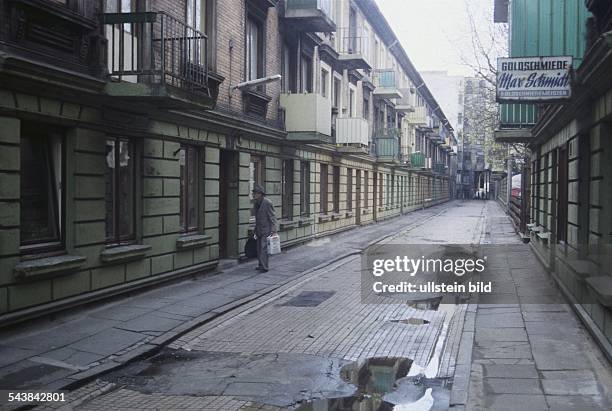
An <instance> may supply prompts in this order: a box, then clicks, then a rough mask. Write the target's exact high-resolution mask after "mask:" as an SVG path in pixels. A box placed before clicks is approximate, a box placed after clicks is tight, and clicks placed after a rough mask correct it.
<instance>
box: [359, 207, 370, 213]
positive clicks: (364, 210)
mask: <svg viewBox="0 0 612 411" xmlns="http://www.w3.org/2000/svg"><path fill="white" fill-rule="evenodd" d="M369 212H370V210H368V209H367V208H364V209H363V210H362V211H361V213H362V214H368V213H369Z"/></svg>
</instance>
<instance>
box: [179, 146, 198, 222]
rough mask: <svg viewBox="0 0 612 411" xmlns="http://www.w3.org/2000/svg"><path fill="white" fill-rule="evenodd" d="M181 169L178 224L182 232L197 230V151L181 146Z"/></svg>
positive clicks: (192, 147) (194, 148)
mask: <svg viewBox="0 0 612 411" xmlns="http://www.w3.org/2000/svg"><path fill="white" fill-rule="evenodd" d="M179 153H180V156H179V164H180V168H181V213H180V217H179V223H180V225H181V229H182V230H183V231H184V232H190V231H197V230H198V198H199V197H198V181H199V179H198V175H199V173H198V164H199V162H198V149H197V147H194V146H189V145H182V146H181V149H180V150H179Z"/></svg>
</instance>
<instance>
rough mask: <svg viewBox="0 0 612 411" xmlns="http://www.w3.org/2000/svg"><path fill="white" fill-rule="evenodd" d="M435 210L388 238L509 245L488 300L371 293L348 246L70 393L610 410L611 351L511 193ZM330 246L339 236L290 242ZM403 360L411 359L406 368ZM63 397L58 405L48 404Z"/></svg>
mask: <svg viewBox="0 0 612 411" xmlns="http://www.w3.org/2000/svg"><path fill="white" fill-rule="evenodd" d="M423 217H424V218H423V220H422V224H417V225H413V226H412V227H407V228H403V229H400V230H397V231H395V232H393V229H391V231H390V233H393V235H392V236H387V237H386V238H383V239H381V240H380V242H379V244H380V243H384V244H406V243H408V244H422V243H441V244H442V243H459V244H462V243H465V244H468V243H483V244H492V245H503V247H500V248H493V249H492V250H493V251H492V253H495V252H497V253H499V255H498V257H499V256H501V259H497V260H496V261H503V263H502V264H500V263H496V264H495V266H494V267H492V268H491V270H489V271H487V273H486V275H487V276H490V278H487V280H490V281H492V284H493V286H494V288H493V292H492V293H489V294H482V295H480V296H479V301H478V304H476V301H474V303H473V304H472V303H471V302H470V304H458V305H455V304H440V305H439V306H438V307H432V306H428V307H427V306H426V307H424V306H420V305H418V304H417V305H416V306H415V305H414V304H406V303H400V302H398V303H387V304H364V303H362V301H361V297H360V275H359V272H360V269H361V260H360V257H359V255H356V254H352V255H346V256H344V257H342V258H340V259H337V260H335V261H333V262H332V263H331V264H329V265H327V266H324V267H321V268H318V269H315V270H313V271H311V272H309V273H308V274H306V275H303V276H298V277H296V278H293V279H291V280H290V281H288V282H286V283H285V284H283V285H281V286H280V287H279V288H277V289H276V290H274V291H273V292H270V293H268V294H265V295H262V296H259V298H256V299H253V300H252V301H249V302H247V303H245V304H243V305H240V306H238V307H236V308H235V309H232V310H229V311H227V312H225V313H224V314H222V315H220V316H218V317H216V318H214V319H212V320H210V321H208V322H206V323H204V324H203V325H202V326H199V327H196V328H195V329H193V330H191V331H190V332H187V333H184V334H182V335H181V336H180V337H179V338H178V339H175V340H174V341H173V342H172V343H170V344H169V345H167V346H165V347H162V348H161V350H160V351H158V352H157V353H156V354H155V355H153V356H152V357H148V358H144V359H142V360H140V361H136V362H134V363H131V364H128V365H126V366H124V367H122V368H119V369H117V370H114V371H112V372H110V373H107V374H104V375H102V376H100V377H99V378H98V379H96V380H95V381H93V382H90V383H89V384H86V385H84V386H82V387H80V388H78V389H76V390H74V391H72V392H71V393H69V399H70V401H71V403H70V404H68V405H66V404H63V406H64V407H66V406H68V407H71V408H74V409H82V410H107V409H122V410H128V409H130V410H149V409H193V410H196V409H205V410H208V409H211V410H212V409H222V410H233V409H236V410H237V409H285V408H298V409H301V410H318V409H345V408H342V407H349V408H350V407H353V406H357V405H356V404H360V405H359V406H362V407H363V406H367V407H372V408H371V409H391V408H393V407H395V408H394V409H397V410H413V409H414V410H417V409H418V410H424V409H427V410H444V409H457V410H463V409H473V410H484V409H487V410H488V409H499V410H514V409H529V410H539V409H543V410H544V409H554V410H556V409H568V410H569V409H581V410H582V409H609V406H610V404H609V403H608V398H610V388H611V387H612V379H611V376H610V371H609V367H608V366H607V364H606V360H605V358H603V356H602V354H601V352H600V351H599V349H598V348H597V347H596V346H595V345H594V343H593V342H592V341H591V339H590V337H589V335H588V333H587V332H586V331H585V330H584V328H583V327H582V326H581V324H580V323H579V322H578V320H577V319H576V317H575V316H574V314H573V312H572V311H571V309H570V308H569V306H567V305H566V304H564V303H563V301H562V299H561V297H560V296H559V295H558V292H557V291H556V288H555V286H554V285H553V283H552V282H551V280H550V279H549V278H548V277H547V274H546V273H545V271H544V270H543V269H542V268H540V265H539V263H538V262H537V260H536V258H535V256H534V255H533V254H532V252H531V251H530V250H529V247H528V246H527V245H524V244H522V243H521V241H520V239H519V237H517V236H516V235H515V234H514V231H513V229H512V226H511V225H510V222H509V220H508V217H507V216H505V215H504V214H503V212H502V211H501V209H500V208H499V206H498V205H497V204H496V203H494V202H483V201H472V202H454V203H452V204H451V207H439V208H437V209H436V210H435V212H430V213H429V214H428V215H427V216H423ZM451 220H452V221H453V222H454V224H452V225H451V224H450V223H449V222H450V221H451ZM359 233H360V230H359V229H357V230H353V231H352V232H351V235H350V236H347V237H346V238H347V239H354V238H358V236H359ZM337 245H338V246H340V244H337ZM334 246H336V244H334ZM320 247H322V248H328V247H329V243H327V242H325V243H323V244H322V245H319V244H317V243H314V244H307V245H304V246H301V247H299V248H296V249H294V250H290V251H288V252H287V254H286V255H287V256H289V255H291V254H292V253H295V254H296V255H299V254H300V253H306V252H308V251H309V250H310V251H312V249H317V248H320ZM495 250H498V251H495ZM277 261H278V260H277ZM273 263H274V262H273ZM271 273H272V272H271ZM230 289H231V288H230ZM562 336H563V339H561V337H562ZM402 364H408V365H407V368H406V369H405V372H403V373H400V372H399V371H398V370H399V369H401V368H402ZM364 370H367V372H364ZM364 375H366V376H367V375H369V376H370V377H369V378H370V381H369V382H365V383H364V381H363V379H364V377H363V376H364ZM373 375H374V376H375V377H372V376H373ZM351 376H353V377H354V378H352V377H351ZM376 376H378V377H376ZM383 376H384V377H383ZM365 378H366V379H367V377H365ZM376 378H378V381H375V379H376ZM385 379H391V383H390V385H389V386H388V387H387V392H386V394H385V390H383V394H382V395H380V396H378V397H377V396H372V397H370V396H368V395H366V396H365V397H364V396H361V397H360V396H359V395H356V394H355V391H356V389H357V388H359V391H361V392H368V391H367V389H369V388H371V387H370V386H376V385H381V384H382V382H381V381H383V380H385ZM364 384H365V385H364ZM356 386H357V387H356ZM364 389H365V390H366V391H363V390H364ZM375 392H378V393H380V391H375ZM377 398H378V399H377ZM377 401H378V402H377ZM364 403H367V404H364ZM339 404H344V405H343V406H339ZM347 404H353V405H347ZM385 406H386V407H388V408H385ZM326 407H327V408H326ZM338 407H340V408H338ZM381 407H382V408H381ZM51 408H57V407H46V408H43V407H40V408H39V409H51Z"/></svg>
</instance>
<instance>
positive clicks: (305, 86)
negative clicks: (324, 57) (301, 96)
mask: <svg viewBox="0 0 612 411" xmlns="http://www.w3.org/2000/svg"><path fill="white" fill-rule="evenodd" d="M300 73H301V75H300V78H301V82H302V93H312V59H311V58H310V57H308V56H306V55H304V54H302V61H301V70H300Z"/></svg>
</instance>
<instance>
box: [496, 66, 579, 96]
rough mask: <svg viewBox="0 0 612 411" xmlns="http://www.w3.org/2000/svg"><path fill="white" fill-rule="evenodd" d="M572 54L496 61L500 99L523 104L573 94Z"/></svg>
mask: <svg viewBox="0 0 612 411" xmlns="http://www.w3.org/2000/svg"><path fill="white" fill-rule="evenodd" d="M571 69H572V57H566V56H563V57H511V58H499V59H498V60H497V101H498V102H500V103H523V102H531V103H532V102H538V101H548V102H550V101H551V100H566V99H568V98H570V97H571V95H572V90H571V84H570V83H571V81H570V73H571Z"/></svg>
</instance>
